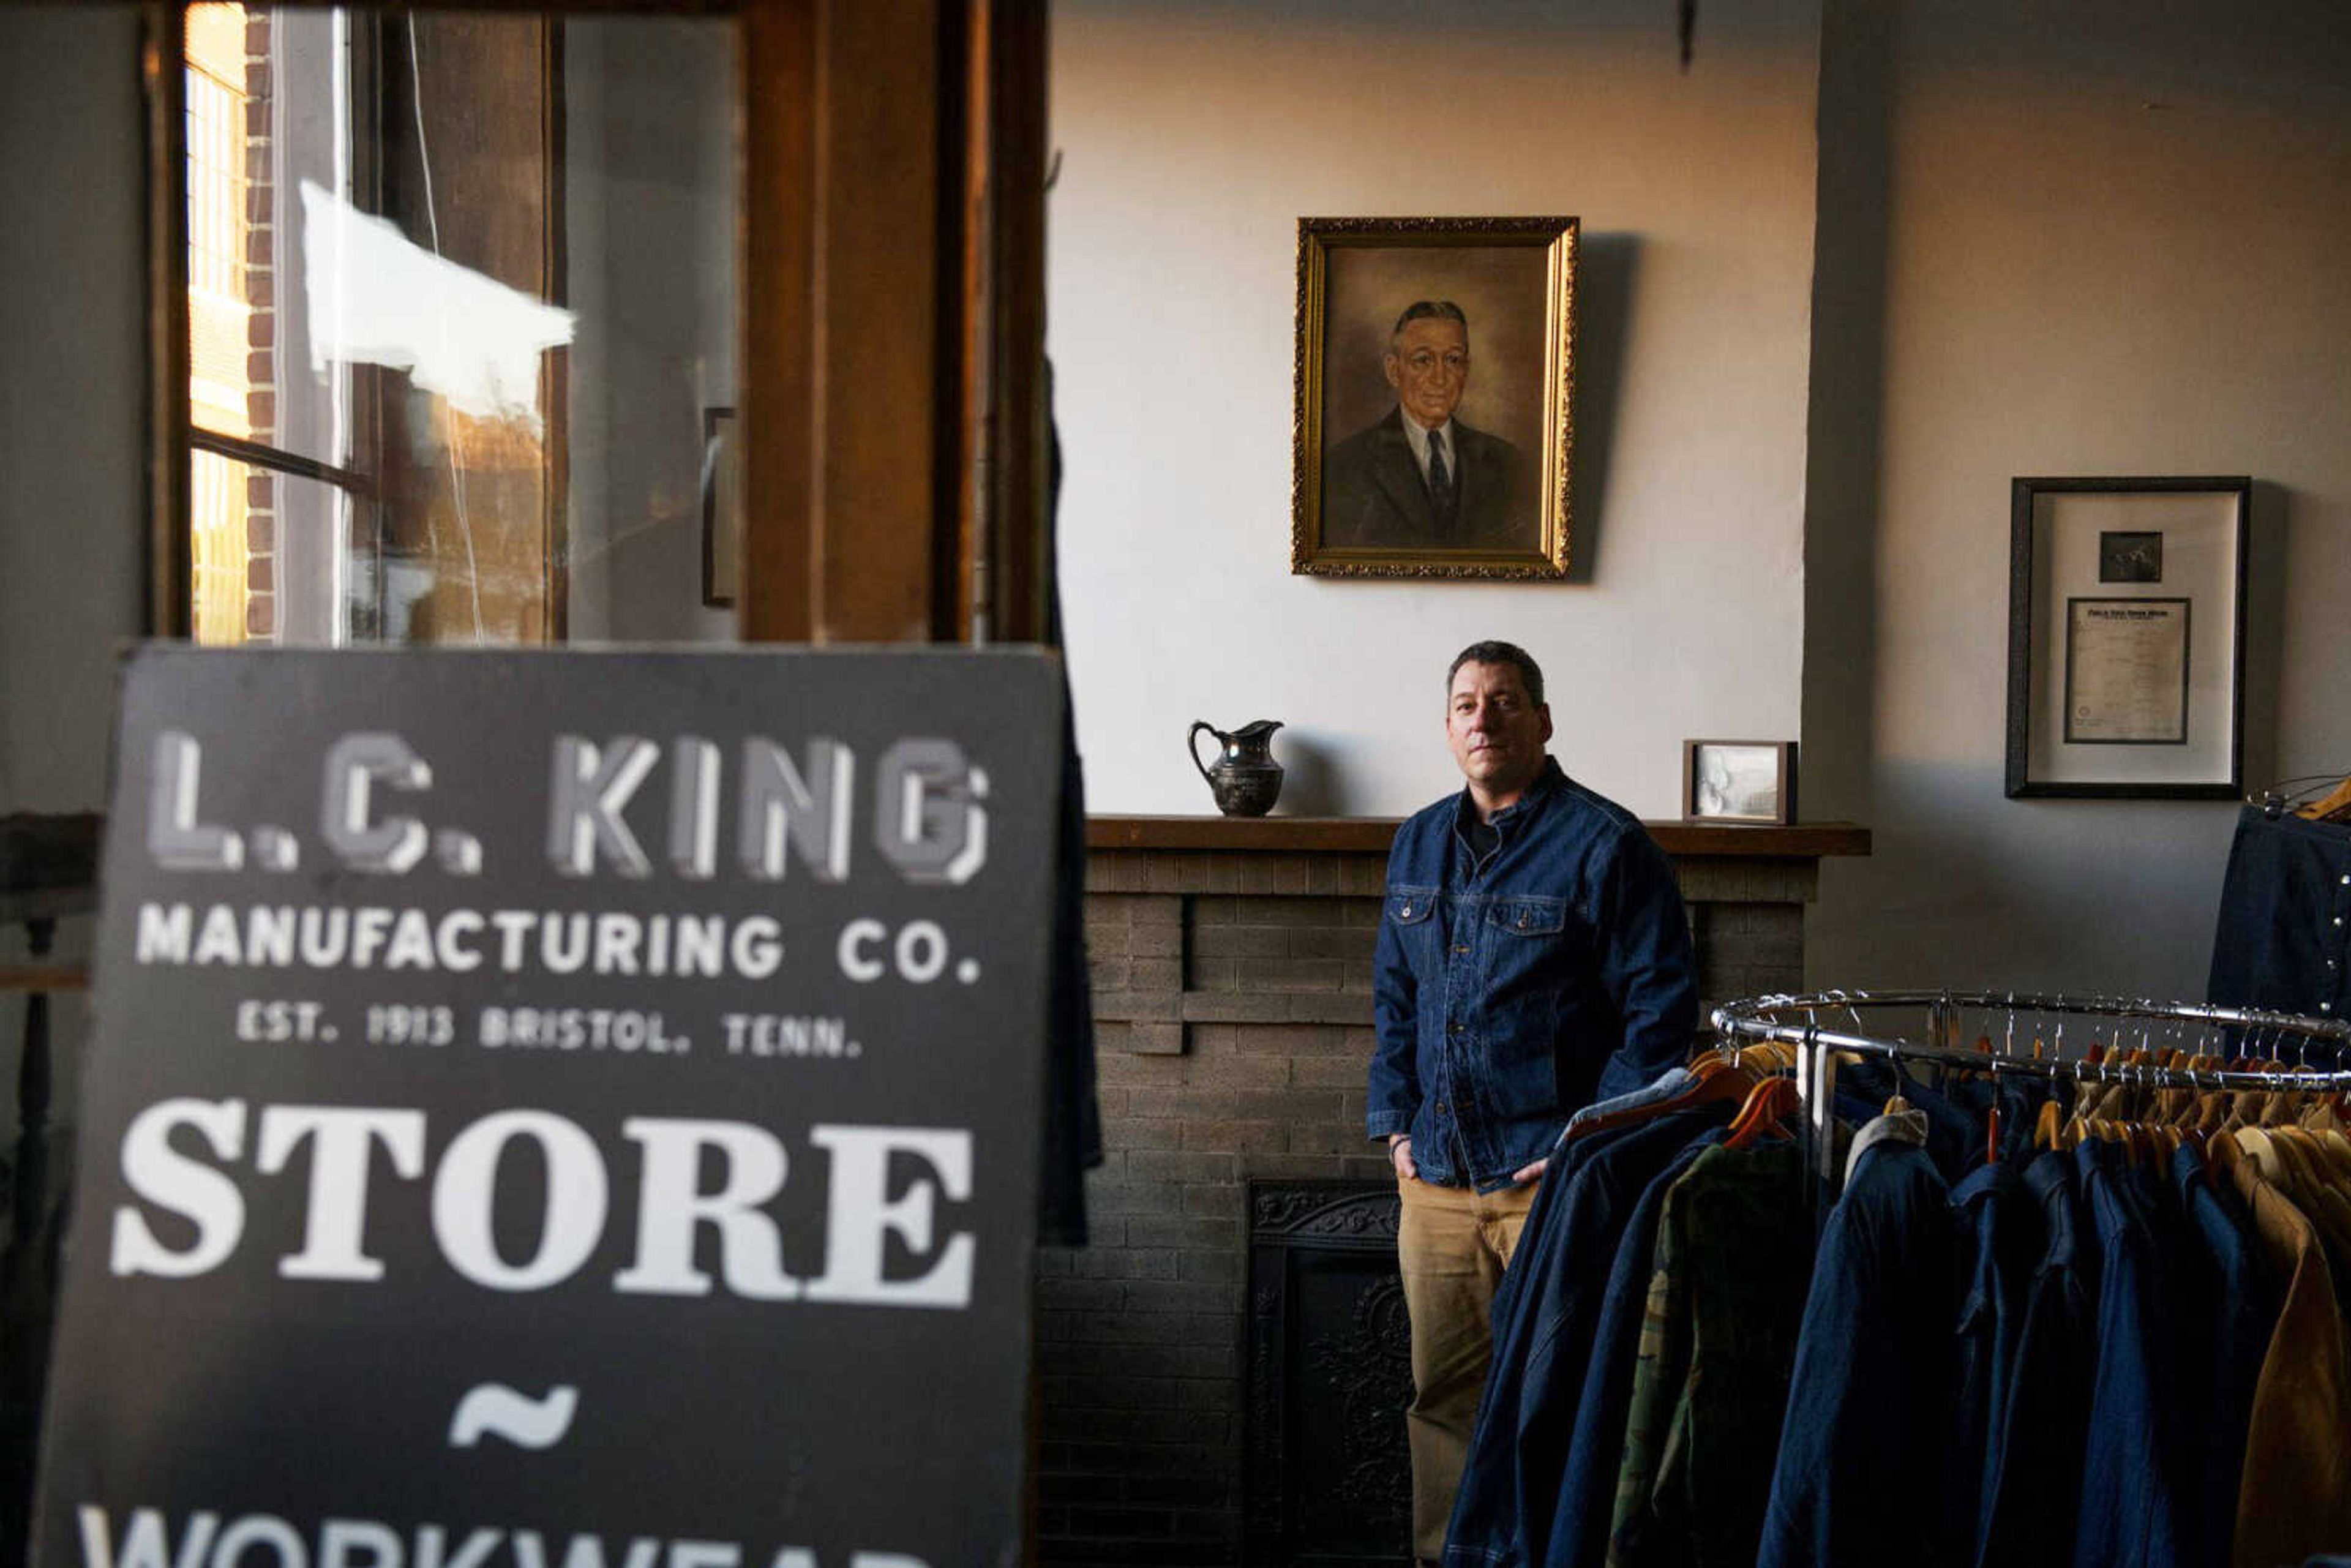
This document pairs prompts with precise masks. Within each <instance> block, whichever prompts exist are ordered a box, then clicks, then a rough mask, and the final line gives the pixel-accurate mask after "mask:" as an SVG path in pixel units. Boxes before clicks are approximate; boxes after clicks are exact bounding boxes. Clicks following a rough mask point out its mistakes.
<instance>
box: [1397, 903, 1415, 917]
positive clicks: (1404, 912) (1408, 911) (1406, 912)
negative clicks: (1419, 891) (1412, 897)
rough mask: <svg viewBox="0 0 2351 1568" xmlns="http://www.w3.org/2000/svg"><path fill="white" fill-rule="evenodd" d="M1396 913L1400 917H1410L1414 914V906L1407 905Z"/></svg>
mask: <svg viewBox="0 0 2351 1568" xmlns="http://www.w3.org/2000/svg"><path fill="white" fill-rule="evenodd" d="M1396 913H1397V914H1398V915H1410V914H1411V913H1412V905H1411V904H1405V906H1404V907H1403V908H1402V909H1399V910H1397V911H1396Z"/></svg>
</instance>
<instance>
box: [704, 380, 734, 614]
mask: <svg viewBox="0 0 2351 1568" xmlns="http://www.w3.org/2000/svg"><path fill="white" fill-rule="evenodd" d="M742 577H743V443H742V441H741V440H740V439H739V438H738V437H737V434H736V432H735V411H734V410H733V409H731V408H705V409H704V410H703V411H702V602H703V603H705V604H706V605H709V606H710V607H711V608H713V609H723V608H725V607H726V606H727V605H730V604H732V603H734V602H735V593H736V589H737V584H738V583H740V582H741V580H742Z"/></svg>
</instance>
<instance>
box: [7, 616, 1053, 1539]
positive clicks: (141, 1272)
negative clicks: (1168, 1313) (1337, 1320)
mask: <svg viewBox="0 0 2351 1568" xmlns="http://www.w3.org/2000/svg"><path fill="white" fill-rule="evenodd" d="M1060 702H1061V697H1060V686H1059V682H1058V680H1057V678H1056V676H1055V674H1054V671H1053V668H1052V666H1051V664H1050V662H1049V661H1047V660H1046V659H1045V658H1043V657H1040V656H1038V655H1034V654H1020V653H1003V654H976V653H842V654H827V653H713V654H689V653H537V654H534V653H397V654H384V655H372V654H356V653H346V654H331V655H330V654H299V653H195V652H192V651H186V650H152V651H148V652H144V653H139V654H137V655H135V656H134V657H133V658H132V659H131V662H130V664H129V667H128V672H127V677H126V683H125V687H124V693H123V718H122V729H121V737H120V744H119V747H118V749H117V755H116V772H117V779H118V783H117V788H116V791H115V800H114V806H113V812H112V816H111V818H110V833H109V837H108V844H107V852H106V864H105V874H104V883H103V891H104V913H103V915H102V923H101V929H100V933H99V951H98V998H97V1008H98V1015H97V1017H98V1022H97V1029H96V1038H95V1040H94V1041H93V1043H92V1046H91V1049H90V1051H89V1058H88V1061H87V1063H86V1067H85V1082H84V1093H83V1110H82V1114H81V1117H80V1124H79V1129H78V1172H77V1176H76V1186H75V1198H74V1207H75V1213H74V1220H73V1225H72V1229H71V1232H70V1237H69V1243H68V1263H67V1267H66V1271H65V1281H64V1294H63V1300H62V1303H61V1309H60V1312H59V1317H58V1324H59V1328H58V1335H57V1348H56V1354H55V1360H54V1364H53V1373H52V1377H51V1382H50V1393H49V1398H48V1406H47V1425H46V1428H45V1431H44V1435H43V1457H42V1474H41V1479H40V1485H39V1508H38V1515H37V1523H36V1531H37V1541H36V1547H37V1561H38V1562H39V1563H45V1564H53V1565H59V1568H62V1565H66V1564H73V1565H77V1568H915V1565H917V1564H928V1565H931V1568H946V1565H947V1564H976V1563H1012V1562H1015V1561H1017V1560H1018V1557H1019V1543H1020V1539H1021V1518H1022V1515H1021V1484H1022V1475H1023V1469H1024V1465H1025V1455H1026V1443H1025V1437H1024V1430H1025V1427H1024V1411H1025V1408H1026V1404H1027V1393H1028V1372H1029V1319H1028V1299H1029V1273H1030V1250H1031V1245H1032V1239H1033V1233H1034V1214H1035V1199H1036V1182H1037V1169H1038V1155H1037V1147H1038V1126H1037V1123H1038V1116H1039V1106H1040V1059H1041V1056H1042V1047H1041V1038H1042V1029H1043V1018H1044V1009H1045V996H1046V986H1047V950H1046V947H1047V932H1048V919H1047V915H1048V910H1049V889H1050V877H1051V873H1052V867H1051V864H1050V856H1051V845H1052V842H1053V836H1052V832H1051V826H1052V822H1053V820H1054V812H1055V810H1056V800H1055V793H1054V792H1055V790H1056V789H1057V788H1058V780H1059V777H1060V770H1059V757H1058V752H1057V750H1056V747H1058V745H1059V737H1060V735H1061V725H1060V706H1059V705H1060Z"/></svg>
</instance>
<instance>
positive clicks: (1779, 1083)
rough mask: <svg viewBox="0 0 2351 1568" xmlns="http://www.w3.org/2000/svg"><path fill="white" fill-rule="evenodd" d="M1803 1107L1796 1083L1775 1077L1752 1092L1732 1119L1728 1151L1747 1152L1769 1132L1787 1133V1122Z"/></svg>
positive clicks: (1759, 1084)
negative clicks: (1791, 1115) (1790, 1115)
mask: <svg viewBox="0 0 2351 1568" xmlns="http://www.w3.org/2000/svg"><path fill="white" fill-rule="evenodd" d="M1802 1103H1803V1101H1802V1096H1800V1095H1799V1094H1798V1093H1797V1092H1796V1081H1795V1080H1794V1079H1792V1078H1782V1077H1779V1076H1777V1075H1774V1076H1772V1077H1770V1078H1766V1079H1765V1080H1763V1081H1762V1082H1761V1083H1758V1084H1757V1085H1755V1087H1754V1088H1753V1089H1751V1090H1750V1091H1748V1094H1747V1101H1746V1103H1744V1104H1742V1105H1741V1106H1740V1107H1739V1114H1738V1115H1736V1116H1734V1117H1732V1118H1731V1122H1730V1135H1729V1137H1727V1138H1725V1139H1724V1140H1723V1141H1722V1146H1723V1147H1725V1148H1727V1149H1744V1148H1747V1147H1750V1145H1753V1144H1754V1143H1755V1141H1756V1140H1757V1139H1759V1138H1761V1136H1762V1135H1763V1134H1764V1133H1765V1132H1766V1131H1768V1130H1771V1129H1774V1128H1777V1129H1778V1130H1779V1131H1780V1132H1781V1133H1782V1134H1785V1133H1786V1132H1787V1128H1786V1126H1785V1125H1784V1118H1786V1117H1787V1116H1788V1115H1789V1114H1791V1113H1793V1112H1794V1111H1796V1110H1797V1109H1798V1108H1799V1107H1800V1106H1802Z"/></svg>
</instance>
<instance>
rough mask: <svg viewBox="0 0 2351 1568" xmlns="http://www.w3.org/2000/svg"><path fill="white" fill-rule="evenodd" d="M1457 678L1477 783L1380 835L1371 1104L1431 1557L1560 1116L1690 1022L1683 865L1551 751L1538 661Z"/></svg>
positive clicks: (1470, 775)
mask: <svg viewBox="0 0 2351 1568" xmlns="http://www.w3.org/2000/svg"><path fill="white" fill-rule="evenodd" d="M1446 681H1447V695H1446V716H1445V735H1446V740H1447V744H1448V745H1450V746H1451V747H1452V750H1453V759H1454V761H1455V762H1456V763H1458V765H1459V766H1460V768H1461V773H1462V777H1463V778H1465V779H1467V780H1468V788H1467V789H1464V790H1463V791H1462V792H1461V793H1460V794H1458V795H1456V796H1451V797H1448V798H1447V799H1445V800H1439V801H1437V803H1436V804H1435V805H1433V806H1430V807H1428V808H1427V809H1426V810H1423V811H1421V812H1419V813H1418V814H1417V815H1416V816H1414V817H1413V818H1411V819H1410V820H1409V821H1406V822H1405V824H1404V826H1403V827H1402V828H1400V829H1398V830H1397V831H1396V836H1395V847H1394V848H1393V849H1392V850H1391V851H1390V852H1389V854H1388V885H1387V907H1386V909H1385V911H1384V915H1382V918H1381V921H1380V937H1379V949H1378V956H1377V957H1376V958H1375V959H1374V976H1373V989H1374V1004H1375V1007H1374V1011H1375V1015H1376V1020H1377V1024H1378V1036H1379V1039H1378V1044H1377V1047H1376V1048H1375V1049H1374V1051H1373V1054H1372V1068H1371V1098H1370V1110H1369V1115H1368V1126H1369V1133H1370V1135H1371V1136H1372V1137H1374V1138H1384V1139H1385V1140H1386V1141H1387V1145H1388V1154H1389V1158H1390V1159H1391V1160H1392V1161H1393V1162H1394V1164H1395V1171H1396V1184H1397V1187H1398V1190H1399V1191H1400V1192H1401V1194H1402V1196H1403V1203H1404V1212H1403V1220H1402V1223H1401V1226H1400V1228H1399V1229H1398V1231H1397V1236H1396V1251H1397V1257H1398V1261H1399V1262H1400V1264H1401V1265H1402V1270H1403V1274H1404V1288H1405V1307H1406V1309H1407V1311H1408V1312H1409V1314H1410V1316H1411V1320H1412V1374H1413V1384H1414V1388H1415V1391H1416V1396H1415V1398H1414V1400H1413V1405H1412V1408H1411V1410H1410V1411H1409V1412H1408V1413H1407V1415H1406V1418H1405V1429H1406V1433H1407V1435H1408V1436H1409V1437H1410V1438H1411V1446H1412V1469H1413V1552H1414V1555H1415V1557H1416V1559H1418V1560H1420V1561H1424V1562H1430V1563H1434V1562H1436V1561H1437V1560H1438V1559H1439V1558H1441V1556H1442V1555H1443V1551H1444V1542H1445V1525H1446V1520H1447V1516H1448V1515H1449V1514H1450V1513H1451V1511H1452V1505H1453V1493H1454V1490H1455V1488H1456V1486H1457V1485H1458V1482H1459V1479H1460V1475H1461V1467H1462V1463H1463V1460H1464V1457H1465V1455H1466V1453H1467V1451H1468V1443H1469V1437H1470V1432H1471V1429H1472V1427H1474V1425H1475V1423H1476V1419H1477V1412H1478V1398H1479V1391H1480V1390H1481V1388H1482V1387H1483V1385H1484V1383H1485V1377H1486V1367H1487V1364H1488V1361H1489V1357H1490V1354H1491V1351H1492V1344H1491V1331H1490V1312H1491V1308H1492V1302H1493V1297H1494V1289H1495V1286H1496V1284H1497V1283H1498V1282H1499V1280H1500V1278H1501V1273H1502V1270H1503V1267H1504V1266H1505V1265H1506V1264H1508V1263H1509V1261H1510V1251H1511V1249H1512V1248H1513V1247H1514V1246H1516V1245H1517V1242H1518V1237H1519V1229H1520V1226H1521V1225H1523V1224H1524V1223H1525V1219H1526V1215H1527V1210H1528V1208H1529V1207H1530V1206H1531V1204H1532V1202H1533V1199H1534V1183H1535V1180H1536V1178H1537V1177H1539V1176H1541V1174H1542V1171H1543V1167H1544V1166H1545V1164H1546V1163H1547V1159H1548V1156H1549V1155H1550V1154H1551V1151H1552V1145H1553V1144H1554V1143H1555V1142H1556V1140H1557V1139H1558V1136H1559V1133H1560V1129H1561V1128H1562V1125H1563V1124H1565V1123H1566V1121H1567V1118H1568V1116H1569V1115H1570V1114H1571V1113H1573V1112H1574V1111H1575V1110H1577V1109H1578V1108H1579V1107H1581V1106H1583V1105H1586V1104H1589V1103H1592V1102H1593V1100H1594V1099H1596V1098H1605V1097H1608V1096H1611V1095H1615V1094H1621V1093H1625V1092H1629V1091H1632V1090H1635V1089H1638V1088H1640V1087H1642V1086H1643V1085H1644V1084H1646V1083H1647V1082H1649V1081H1650V1080H1652V1079H1654V1078H1656V1076H1657V1075H1658V1074H1659V1073H1661V1072H1663V1071H1666V1070H1667V1068H1669V1067H1671V1066H1673V1065H1674V1064H1675V1063H1677V1062H1678V1061H1681V1060H1682V1059H1683V1058H1684V1057H1685V1056H1687V1053H1688V1051H1689V1048H1690V1042H1691V1037H1692V1035H1693V1034H1694V1033H1695V1031H1696V1030H1697V1027H1698V991H1697V987H1696V984H1695V976H1696V970H1697V964H1696V960H1695V957H1694V955H1693V953H1692V951H1691V946H1690V935H1689V923H1688V917H1687V915H1685V914H1684V912H1683V909H1682V900H1681V894H1680V893H1679V891H1678V890H1677V888H1676V887H1675V885H1674V871H1673V865H1672V863H1671V862H1669V861H1667V859H1666V856H1665V852H1663V851H1662V850H1660V849H1658V848H1657V846H1656V841H1653V840H1652V839H1651V838H1650V837H1649V835H1648V834H1647V833H1646V832H1644V831H1642V829H1641V824H1640V823H1639V821H1636V820H1635V818H1634V817H1633V816H1632V814H1631V813H1630V812H1628V811H1626V810H1625V809H1624V808H1623V807H1621V806H1618V805H1616V804H1614V802H1613V801H1609V800H1604V799H1602V798H1601V797H1600V796H1598V795H1595V794H1593V792H1592V791H1591V790H1589V789H1585V788H1583V786H1582V785H1580V784H1577V783H1575V782H1573V781H1572V780H1571V779H1569V778H1568V777H1567V776H1566V775H1565V774H1564V773H1562V772H1561V771H1560V767H1559V764H1558V763H1556V762H1554V761H1552V758H1551V757H1550V755H1549V754H1548V753H1547V752H1546V751H1545V750H1544V746H1545V743H1546V742H1548V741H1549V740H1550V739H1551V735H1552V724H1551V709H1550V708H1549V707H1547V706H1544V703H1543V695H1542V694H1543V688H1542V672H1541V670H1540V669H1538V668H1537V667H1536V665H1535V662H1534V660H1533V659H1532V658H1531V657H1530V656H1529V655H1528V654H1527V653H1526V652H1525V650H1523V649H1520V648H1518V647H1515V646H1513V645H1512V644H1510V643H1490V642H1489V643H1473V644H1471V645H1470V646H1469V647H1468V648H1466V649H1464V650H1463V651H1462V653H1461V654H1460V655H1459V657H1458V658H1456V659H1455V660H1454V661H1453V667H1452V669H1451V670H1450V671H1448V672H1447V677H1446ZM1602 1266H1604V1264H1603V1265H1602Z"/></svg>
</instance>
